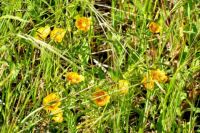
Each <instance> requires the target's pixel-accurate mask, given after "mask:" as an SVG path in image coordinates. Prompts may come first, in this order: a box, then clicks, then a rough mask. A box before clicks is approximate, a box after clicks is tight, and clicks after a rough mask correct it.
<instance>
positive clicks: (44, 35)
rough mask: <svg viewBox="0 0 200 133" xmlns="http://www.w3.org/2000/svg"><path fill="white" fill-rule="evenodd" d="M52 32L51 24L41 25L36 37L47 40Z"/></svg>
mask: <svg viewBox="0 0 200 133" xmlns="http://www.w3.org/2000/svg"><path fill="white" fill-rule="evenodd" d="M50 32H51V29H50V26H48V25H47V26H45V27H40V28H39V29H38V30H37V32H36V34H35V38H36V39H38V40H45V39H46V38H47V36H48V35H49V34H50Z"/></svg>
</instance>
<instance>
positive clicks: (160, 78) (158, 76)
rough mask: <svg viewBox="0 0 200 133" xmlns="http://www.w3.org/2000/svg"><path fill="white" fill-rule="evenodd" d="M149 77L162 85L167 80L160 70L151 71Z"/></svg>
mask: <svg viewBox="0 0 200 133" xmlns="http://www.w3.org/2000/svg"><path fill="white" fill-rule="evenodd" d="M151 76H152V78H153V80H157V81H158V82H162V83H165V82H166V81H167V80H168V78H167V76H166V75H165V72H164V71H161V70H160V69H157V70H152V71H151Z"/></svg>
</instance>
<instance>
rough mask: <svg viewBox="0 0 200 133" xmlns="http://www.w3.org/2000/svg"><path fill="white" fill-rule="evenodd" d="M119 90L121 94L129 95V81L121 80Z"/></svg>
mask: <svg viewBox="0 0 200 133" xmlns="http://www.w3.org/2000/svg"><path fill="white" fill-rule="evenodd" d="M118 86H119V90H120V93H121V94H127V93H128V89H129V82H128V81H127V80H119V85H118Z"/></svg>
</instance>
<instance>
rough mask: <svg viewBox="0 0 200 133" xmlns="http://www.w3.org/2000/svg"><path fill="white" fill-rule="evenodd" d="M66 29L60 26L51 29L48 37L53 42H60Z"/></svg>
mask: <svg viewBox="0 0 200 133" xmlns="http://www.w3.org/2000/svg"><path fill="white" fill-rule="evenodd" d="M65 33H66V30H64V29H62V28H56V27H55V28H54V29H53V30H52V31H51V34H50V37H51V39H52V40H54V41H55V42H62V39H63V37H64V36H65Z"/></svg>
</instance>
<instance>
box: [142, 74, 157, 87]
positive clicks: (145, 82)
mask: <svg viewBox="0 0 200 133" xmlns="http://www.w3.org/2000/svg"><path fill="white" fill-rule="evenodd" d="M141 83H142V84H143V85H144V87H145V88H146V89H149V90H152V89H153V88H154V80H153V79H152V77H151V76H149V77H148V78H147V77H144V78H143V80H142V82H141Z"/></svg>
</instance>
